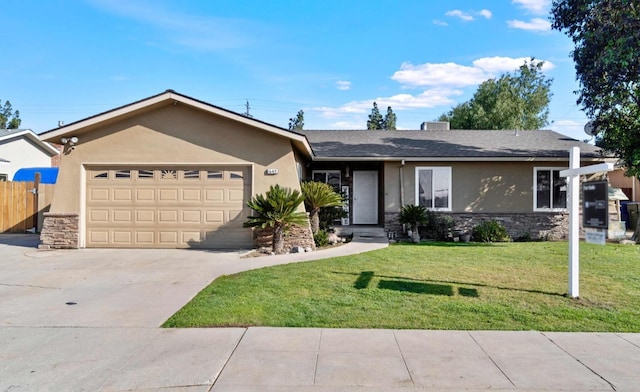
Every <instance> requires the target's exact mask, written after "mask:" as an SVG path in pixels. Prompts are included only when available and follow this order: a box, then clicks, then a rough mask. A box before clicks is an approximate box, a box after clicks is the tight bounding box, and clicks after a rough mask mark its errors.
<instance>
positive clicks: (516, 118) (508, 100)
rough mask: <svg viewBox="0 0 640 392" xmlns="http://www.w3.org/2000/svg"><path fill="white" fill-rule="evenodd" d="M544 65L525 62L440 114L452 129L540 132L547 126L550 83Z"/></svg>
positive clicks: (484, 83)
mask: <svg viewBox="0 0 640 392" xmlns="http://www.w3.org/2000/svg"><path fill="white" fill-rule="evenodd" d="M543 65H544V62H543V61H535V59H533V58H532V59H531V60H530V61H525V62H524V64H523V65H521V66H520V68H519V69H518V70H517V71H516V72H514V73H505V74H503V75H502V76H500V77H499V78H497V79H489V80H487V81H485V82H482V83H481V84H480V86H478V90H477V91H476V92H475V94H474V95H473V98H471V99H470V100H469V101H467V102H463V103H460V104H458V105H456V106H455V107H453V108H452V109H451V110H450V111H449V112H447V113H444V114H442V115H441V116H440V117H439V118H438V121H448V122H449V123H450V124H451V128H452V129H540V128H542V127H545V126H546V125H548V124H549V120H548V119H549V101H550V100H551V82H552V81H553V80H552V79H550V78H546V77H545V76H544V75H543V74H542V66H543Z"/></svg>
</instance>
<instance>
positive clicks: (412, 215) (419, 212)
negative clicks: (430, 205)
mask: <svg viewBox="0 0 640 392" xmlns="http://www.w3.org/2000/svg"><path fill="white" fill-rule="evenodd" d="M428 220H429V216H428V214H427V209H426V208H425V207H423V206H420V205H418V206H416V205H413V204H407V205H405V206H403V207H402V208H401V209H400V217H399V221H400V223H402V224H405V225H407V226H409V230H411V234H412V235H411V237H412V238H411V239H412V240H413V242H420V233H419V232H418V226H420V225H424V224H425V223H427V221H428Z"/></svg>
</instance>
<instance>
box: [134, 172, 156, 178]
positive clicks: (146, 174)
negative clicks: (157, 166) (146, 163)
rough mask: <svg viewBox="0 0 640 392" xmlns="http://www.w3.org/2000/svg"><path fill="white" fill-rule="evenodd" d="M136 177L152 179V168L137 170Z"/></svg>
mask: <svg viewBox="0 0 640 392" xmlns="http://www.w3.org/2000/svg"><path fill="white" fill-rule="evenodd" d="M138 179H153V170H138Z"/></svg>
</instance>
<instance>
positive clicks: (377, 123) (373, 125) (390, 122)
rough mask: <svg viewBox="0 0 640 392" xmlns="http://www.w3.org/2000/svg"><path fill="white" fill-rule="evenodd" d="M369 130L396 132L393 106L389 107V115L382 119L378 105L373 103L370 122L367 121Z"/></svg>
mask: <svg viewBox="0 0 640 392" xmlns="http://www.w3.org/2000/svg"><path fill="white" fill-rule="evenodd" d="M367 129H368V130H382V129H384V130H395V129H396V114H395V113H394V112H393V109H391V106H387V114H385V116H384V117H382V114H381V113H380V109H378V104H377V103H376V102H374V103H373V109H371V114H370V115H369V120H367Z"/></svg>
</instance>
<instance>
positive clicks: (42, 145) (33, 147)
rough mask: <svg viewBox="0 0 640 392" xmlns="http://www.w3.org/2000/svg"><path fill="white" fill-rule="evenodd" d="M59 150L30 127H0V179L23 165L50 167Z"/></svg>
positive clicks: (13, 172)
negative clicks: (41, 138) (44, 140)
mask: <svg viewBox="0 0 640 392" xmlns="http://www.w3.org/2000/svg"><path fill="white" fill-rule="evenodd" d="M58 154H59V151H58V150H57V149H56V148H55V147H54V146H52V145H50V144H49V143H46V142H43V141H42V140H40V138H39V137H38V135H36V134H35V133H34V132H33V131H32V130H30V129H0V157H1V158H0V181H11V179H13V176H14V175H15V173H16V172H17V171H18V170H19V169H22V168H24V167H51V163H52V158H53V157H55V156H57V155H58Z"/></svg>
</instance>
